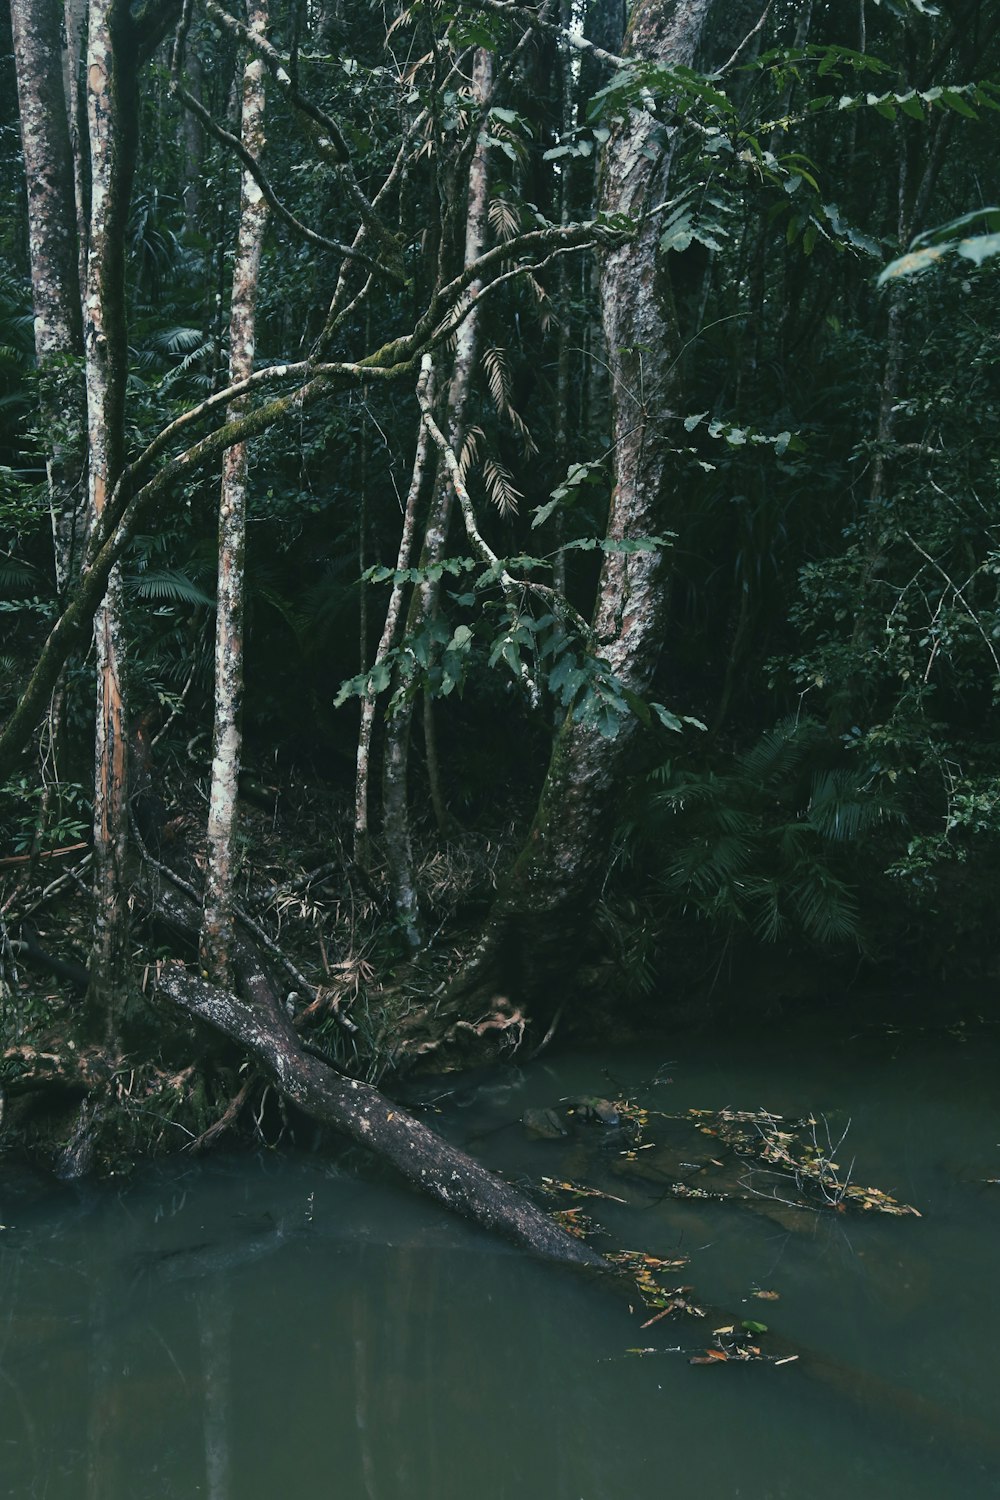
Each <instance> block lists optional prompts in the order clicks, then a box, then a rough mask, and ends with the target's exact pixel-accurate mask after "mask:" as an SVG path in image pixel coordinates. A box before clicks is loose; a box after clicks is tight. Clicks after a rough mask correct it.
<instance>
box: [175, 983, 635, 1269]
mask: <svg viewBox="0 0 1000 1500" xmlns="http://www.w3.org/2000/svg"><path fill="white" fill-rule="evenodd" d="M156 987H157V993H158V994H160V995H162V996H163V997H164V998H165V999H167V1000H169V1001H170V1002H171V1003H172V1004H174V1005H177V1006H179V1007H180V1008H181V1009H182V1010H185V1011H187V1012H188V1014H189V1015H192V1016H195V1017H197V1018H198V1019H199V1020H202V1021H207V1022H208V1023H209V1025H211V1026H214V1027H215V1028H216V1030H218V1031H221V1032H223V1033H224V1034H225V1035H226V1036H228V1037H229V1038H231V1040H233V1041H235V1042H237V1043H238V1044H239V1045H240V1046H241V1047H243V1048H244V1049H245V1050H246V1051H247V1052H248V1053H249V1054H250V1055H251V1056H252V1057H253V1058H254V1060H255V1061H256V1062H258V1063H259V1064H260V1065H261V1066H262V1068H263V1069H264V1071H265V1073H266V1074H267V1075H268V1076H269V1077H270V1078H272V1079H273V1081H274V1083H275V1085H276V1086H277V1088H278V1089H279V1091H280V1092H281V1093H282V1094H283V1095H284V1097H285V1098H286V1099H287V1100H289V1102H290V1103H292V1104H294V1105H296V1106H297V1107H298V1108H299V1109H301V1110H303V1111H304V1112H305V1113H306V1114H308V1115H311V1116H312V1118H313V1119H316V1120H320V1121H322V1122H324V1123H326V1124H330V1125H334V1126H336V1127H337V1128H338V1129H340V1130H343V1131H344V1132H345V1134H347V1135H349V1136H350V1137H351V1139H352V1140H354V1141H357V1142H358V1143H359V1144H360V1145H362V1146H365V1147H367V1148H368V1149H369V1150H371V1151H373V1152H375V1154H376V1155H378V1156H380V1157H382V1158H383V1159H384V1160H386V1161H388V1162H390V1163H391V1164H392V1165H393V1166H394V1167H395V1168H396V1170H397V1171H398V1172H400V1173H401V1174H402V1176H403V1177H405V1178H406V1180H407V1181H408V1182H410V1183H412V1184H413V1186H414V1187H417V1188H419V1189H420V1191H421V1192H424V1193H428V1194H430V1196H431V1197H432V1198H436V1199H437V1200H438V1202H439V1203H442V1204H444V1206H445V1207H446V1208H449V1209H451V1210H452V1211H453V1212H454V1213H458V1214H462V1215H464V1216H465V1217H466V1218H469V1219H473V1220H474V1221H475V1222H476V1223H477V1224H480V1225H482V1227H483V1228H484V1229H489V1230H492V1231H494V1232H496V1233H499V1234H502V1235H504V1236H506V1237H507V1238H508V1239H511V1240H514V1241H515V1242H516V1243H517V1244H519V1245H522V1246H524V1247H525V1248H526V1249H528V1250H531V1251H533V1252H534V1253H535V1254H536V1255H539V1256H542V1257H543V1258H544V1259H546V1260H551V1261H557V1262H561V1263H563V1264H571V1265H577V1266H585V1267H590V1268H592V1269H594V1270H601V1271H604V1272H607V1271H608V1269H609V1268H608V1265H607V1262H606V1261H605V1260H604V1257H603V1256H601V1255H599V1254H598V1253H597V1251H596V1250H592V1249H591V1248H590V1246H589V1245H586V1244H583V1243H582V1242H581V1241H580V1240H577V1239H574V1238H573V1236H572V1235H569V1234H566V1233H565V1232H564V1231H563V1230H562V1229H560V1228H559V1227H558V1226H557V1225H556V1224H554V1223H553V1221H552V1219H550V1218H549V1216H548V1214H546V1213H544V1212H543V1211H542V1210H541V1209H540V1208H538V1207H537V1205H536V1204H534V1203H532V1201H531V1199H530V1198H527V1197H526V1196H525V1195H524V1194H523V1193H522V1192H520V1190H519V1189H517V1188H515V1187H512V1186H511V1185H510V1183H507V1182H504V1181H502V1179H501V1178H499V1177H496V1176H494V1174H493V1173H492V1172H489V1171H487V1169H486V1168H485V1167H483V1166H481V1165H480V1163H479V1162H477V1161H476V1160H475V1159H474V1158H473V1157H471V1156H469V1155H468V1154H467V1153H466V1152H464V1151H461V1150H459V1148H458V1147H457V1146H453V1145H451V1144H450V1142H448V1141H446V1140H444V1139H443V1138H442V1137H441V1136H439V1135H435V1133H434V1131H432V1130H429V1129H428V1128H427V1126H426V1125H424V1124H423V1123H422V1122H421V1121H420V1120H417V1119H415V1118H414V1117H413V1116H412V1115H410V1114H408V1113H407V1112H406V1111H405V1110H403V1109H401V1108H400V1107H399V1106H398V1105H396V1104H393V1103H392V1101H391V1100H389V1099H387V1098H385V1096H384V1095H383V1094H381V1093H379V1091H378V1089H376V1088H373V1087H372V1085H371V1084H368V1083H363V1082H362V1081H361V1080H360V1079H356V1078H345V1077H343V1076H342V1075H341V1074H339V1073H336V1072H334V1070H333V1069H332V1068H331V1067H328V1066H327V1065H326V1064H325V1063H323V1062H321V1061H320V1060H319V1059H318V1058H316V1057H314V1056H312V1055H311V1054H308V1053H306V1052H304V1051H303V1049H302V1045H301V1043H300V1041H299V1038H298V1037H297V1036H296V1034H295V1032H294V1031H293V1029H292V1026H291V1024H290V1022H289V1021H288V1019H287V1017H286V1016H285V1015H284V1014H283V1012H282V1011H281V1010H280V1008H278V1007H270V1006H266V1007H265V1006H262V1005H259V1004H251V1003H248V1002H247V1001H245V1000H242V999H240V998H239V997H238V996H236V995H233V994H230V993H229V991H228V990H221V989H218V988H217V987H216V986H215V985H212V984H209V983H207V981H205V980H203V979H199V978H197V977H196V976H195V975H193V974H190V973H188V972H187V970H186V969H184V968H183V966H182V965H180V964H170V965H167V966H166V967H164V968H163V969H161V971H160V973H159V976H158V978H157V986H156Z"/></svg>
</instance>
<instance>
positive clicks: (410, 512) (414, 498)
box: [354, 376, 428, 867]
mask: <svg viewBox="0 0 1000 1500" xmlns="http://www.w3.org/2000/svg"><path fill="white" fill-rule="evenodd" d="M421 378H422V379H423V378H424V377H423V376H422V377H421ZM427 451H428V436H427V425H426V423H425V422H424V420H423V418H421V420H420V426H419V429H418V432H417V448H416V452H415V454H414V457H413V468H412V470H411V473H410V487H409V490H408V491H407V495H406V505H405V507H404V510H403V529H402V531H401V533H400V538H399V552H398V554H397V557H396V572H397V573H401V572H402V571H403V570H404V569H405V568H408V567H409V566H410V555H411V553H412V551H413V536H414V532H415V530H416V520H417V504H418V502H419V499H420V493H421V490H422V489H423V484H424V475H425V473H426V470H427ZM405 592H406V585H405V584H404V583H402V582H400V581H398V580H397V581H396V582H394V583H393V586H392V592H391V593H390V595H389V605H388V608H387V609H386V613H385V624H384V626H383V628H382V636H381V639H380V640H379V643H378V647H377V649H376V651H375V660H374V662H373V663H372V670H373V671H374V670H375V669H376V668H378V667H380V666H381V664H382V662H384V661H385V659H386V657H387V656H388V654H389V652H390V651H391V649H392V647H393V645H394V644H395V641H396V632H397V630H398V628H399V618H400V615H401V614H402V609H403V599H404V597H405ZM377 699H378V694H377V693H376V692H374V691H370V692H367V693H365V694H364V696H363V698H362V699H361V727H360V729H359V731H358V755H357V772H356V776H355V784H354V858H355V859H356V860H357V861H358V863H359V864H360V865H362V866H363V867H366V866H367V864H368V858H369V848H368V839H369V830H368V787H369V775H370V770H371V743H372V729H373V727H374V723H375V705H376V702H377Z"/></svg>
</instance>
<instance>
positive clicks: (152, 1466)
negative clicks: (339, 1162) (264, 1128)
mask: <svg viewBox="0 0 1000 1500" xmlns="http://www.w3.org/2000/svg"><path fill="white" fill-rule="evenodd" d="M998 1062H1000V1052H998V1048H997V1046H996V1043H995V1041H994V1040H993V1039H992V1038H988V1039H986V1040H984V1039H983V1038H982V1037H978V1038H974V1039H970V1040H968V1041H965V1042H962V1041H960V1040H958V1039H956V1038H953V1037H949V1036H940V1037H936V1038H928V1037H925V1038H923V1039H920V1038H913V1039H910V1040H905V1041H899V1040H896V1041H893V1042H891V1043H889V1042H884V1041H875V1042H871V1041H862V1040H859V1039H858V1038H857V1037H855V1038H854V1039H851V1038H848V1037H843V1038H839V1039H832V1038H831V1036H830V1034H829V1033H827V1034H826V1035H824V1036H823V1038H822V1040H821V1041H816V1040H815V1037H813V1038H812V1039H810V1038H808V1037H807V1036H805V1035H804V1034H803V1035H802V1037H801V1038H800V1039H799V1041H798V1042H795V1043H792V1042H789V1041H787V1039H785V1040H779V1039H778V1037H777V1036H775V1037H769V1036H768V1035H767V1034H760V1035H757V1036H756V1037H750V1038H737V1037H735V1036H734V1037H730V1038H729V1039H728V1040H727V1041H726V1043H725V1045H723V1044H722V1043H720V1042H718V1041H714V1042H712V1043H709V1042H708V1041H705V1040H695V1041H682V1042H679V1043H677V1044H675V1045H674V1046H673V1047H672V1048H658V1049H656V1050H655V1051H648V1052H646V1053H645V1054H643V1055H637V1054H635V1053H627V1054H622V1053H619V1054H615V1055H613V1056H604V1057H602V1058H600V1059H597V1058H594V1057H581V1056H574V1057H564V1058H557V1059H555V1060H553V1061H552V1062H551V1063H547V1062H546V1061H545V1060H544V1059H542V1060H540V1061H539V1062H538V1063H536V1064H534V1065H533V1066H532V1067H531V1068H529V1069H527V1070H525V1072H524V1073H522V1074H518V1075H514V1076H513V1077H512V1079H511V1083H512V1085H513V1087H512V1088H511V1089H509V1090H501V1091H500V1092H499V1093H490V1092H488V1091H486V1092H483V1093H481V1094H480V1095H479V1096H478V1097H476V1098H474V1099H473V1100H472V1101H471V1103H468V1104H466V1106H465V1107H460V1106H458V1105H455V1104H451V1105H446V1106H445V1107H444V1109H443V1112H442V1113H441V1114H439V1115H436V1116H435V1117H434V1119H435V1121H436V1123H437V1124H438V1125H439V1126H440V1127H441V1128H442V1129H444V1130H446V1131H447V1132H448V1133H449V1134H450V1135H451V1136H452V1137H453V1138H455V1139H457V1140H459V1141H466V1140H469V1139H470V1138H471V1144H472V1149H473V1150H474V1151H475V1152H476V1153H477V1154H479V1155H480V1156H481V1157H482V1158H483V1159H485V1160H487V1161H488V1162H489V1163H490V1164H491V1165H494V1166H498V1167H501V1168H502V1169H503V1170H505V1171H507V1172H509V1173H511V1174H513V1175H525V1176H538V1175H540V1174H543V1173H544V1174H549V1175H559V1174H561V1173H564V1172H566V1171H569V1170H570V1169H571V1167H573V1166H574V1165H579V1146H578V1145H577V1146H575V1147H574V1146H573V1145H572V1144H570V1145H569V1146H566V1145H564V1144H563V1143H559V1142H556V1143H548V1142H531V1141H528V1140H526V1139H525V1138H524V1136H523V1133H522V1132H521V1131H520V1129H519V1128H516V1127H508V1128H500V1127H504V1126H505V1125H507V1122H508V1121H510V1120H511V1119H516V1118H517V1117H518V1116H519V1115H520V1114H521V1112H522V1111H523V1110H524V1109H525V1108H526V1107H528V1106H531V1105H546V1104H550V1103H552V1102H553V1101H555V1100H558V1099H559V1098H560V1097H562V1096H565V1095H569V1094H573V1093H580V1092H585V1093H589V1094H594V1093H597V1094H605V1095H608V1094H619V1095H620V1094H622V1093H623V1092H624V1093H637V1092H642V1093H643V1094H644V1097H645V1098H646V1099H647V1101H648V1102H650V1103H656V1104H658V1105H659V1107H660V1108H663V1109H667V1110H680V1109H685V1108H687V1107H688V1106H692V1105H695V1106H700V1107H705V1108H720V1107H722V1106H726V1105H729V1106H732V1107H735V1108H747V1109H754V1108H760V1107H765V1108H767V1109H769V1110H772V1111H777V1112H780V1113H782V1114H786V1115H790V1116H791V1115H796V1114H803V1113H807V1112H809V1111H812V1112H813V1113H814V1114H819V1113H820V1112H825V1114H826V1115H827V1116H828V1117H829V1119H830V1122H831V1126H832V1127H833V1128H834V1129H835V1130H836V1131H837V1133H838V1134H839V1131H840V1130H841V1129H843V1127H844V1126H845V1125H846V1124H847V1123H848V1121H850V1131H849V1135H848V1138H847V1143H846V1144H845V1146H844V1148H843V1149H842V1151H841V1152H840V1153H839V1155H838V1160H841V1161H842V1162H843V1161H845V1159H846V1160H847V1161H849V1160H850V1158H851V1157H854V1158H855V1160H856V1166H855V1173H854V1175H855V1180H857V1181H861V1180H864V1181H865V1182H866V1183H872V1184H877V1185H878V1186H880V1187H882V1188H884V1189H886V1190H887V1191H889V1192H891V1193H893V1194H894V1195H896V1196H897V1197H898V1198H901V1199H903V1200H905V1201H908V1202H911V1203H913V1204H915V1205H916V1206H918V1207H919V1208H920V1209H921V1211H922V1214H923V1217H922V1218H920V1219H915V1218H906V1219H890V1218H883V1217H878V1216H871V1217H865V1218H863V1219H859V1218H848V1217H847V1216H845V1215H840V1214H829V1215H822V1216H821V1215H808V1216H805V1217H806V1218H807V1219H808V1223H807V1224H806V1225H805V1227H804V1228H799V1229H795V1230H789V1229H787V1228H785V1227H783V1226H781V1225H779V1224H776V1223H774V1222H773V1221H771V1220H770V1219H768V1218H767V1217H766V1216H763V1215H761V1214H758V1213H754V1212H751V1211H748V1210H747V1209H745V1208H741V1207H738V1206H735V1205H727V1204H713V1203H708V1204H706V1203H697V1202H696V1203H679V1202H675V1201H673V1200H668V1201H666V1202H660V1201H658V1200H657V1195H656V1192H655V1190H652V1189H651V1190H650V1191H649V1192H648V1193H647V1192H646V1191H645V1190H639V1191H637V1192H635V1193H634V1194H633V1196H634V1198H635V1203H634V1205H633V1206H631V1207H629V1208H628V1209H626V1208H614V1207H612V1208H611V1209H610V1210H609V1212H608V1213H607V1215H606V1219H607V1222H608V1224H609V1225H611V1227H612V1228H613V1230H614V1231H615V1233H616V1235H617V1236H618V1238H619V1240H620V1241H621V1242H624V1243H628V1244H630V1245H632V1246H635V1247H637V1248H638V1247H641V1248H643V1249H645V1250H648V1251H650V1252H652V1253H658V1254H660V1255H673V1254H678V1253H687V1254H689V1255H690V1257H691V1264H690V1266H689V1267H688V1268H687V1269H686V1270H685V1271H684V1272H683V1273H679V1276H678V1279H679V1280H680V1279H683V1280H685V1281H688V1282H690V1283H692V1284H693V1285H694V1286H695V1288H696V1291H697V1294H698V1296H699V1297H700V1298H701V1299H702V1300H704V1301H706V1302H710V1303H712V1304H713V1305H715V1306H717V1307H720V1308H724V1309H726V1310H727V1311H728V1312H730V1313H731V1314H732V1315H733V1316H735V1317H737V1318H744V1317H751V1318H758V1319H761V1320H762V1321H766V1322H768V1323H769V1324H770V1325H771V1327H772V1328H773V1329H774V1330H775V1331H780V1333H781V1334H783V1335H785V1336H787V1337H788V1338H790V1339H793V1340H795V1341H796V1342H797V1343H799V1344H801V1345H803V1346H806V1347H807V1348H808V1349H811V1350H813V1351H816V1358H815V1359H814V1360H813V1361H812V1362H811V1361H810V1360H809V1359H808V1358H803V1360H801V1361H800V1362H799V1363H798V1364H790V1365H786V1366H783V1367H781V1368H772V1367H764V1366H759V1365H748V1366H742V1367H738V1366H733V1365H729V1366H724V1367H718V1368H716V1367H712V1368H696V1367H692V1366H690V1365H688V1363H687V1359H686V1357H685V1356H684V1355H678V1354H674V1353H670V1352H667V1351H668V1349H669V1347H670V1346H672V1345H675V1344H678V1343H681V1344H683V1345H684V1346H685V1348H686V1349H688V1350H689V1351H692V1352H694V1351H696V1350H697V1349H698V1347H699V1346H703V1345H704V1343H705V1342H706V1339H705V1335H704V1330H703V1329H702V1328H701V1327H695V1326H693V1325H692V1324H691V1323H690V1322H686V1323H683V1324H680V1325H678V1324H676V1323H675V1322H673V1321H672V1320H671V1321H664V1322H661V1323H660V1324H658V1325H657V1326H656V1327H655V1328H654V1329H650V1330H647V1331H646V1332H640V1330H639V1324H640V1322H641V1321H642V1315H641V1314H640V1313H639V1312H638V1311H636V1313H634V1314H630V1312H629V1309H628V1307H627V1305H626V1303H625V1301H624V1300H622V1299H620V1298H618V1297H617V1296H615V1295H612V1294H608V1293H605V1292H603V1291H602V1290H600V1289H598V1288H594V1287H593V1286H591V1285H589V1284H587V1283H586V1282H581V1281H579V1280H577V1279H576V1277H575V1276H573V1275H572V1274H570V1273H566V1272H561V1271H558V1270H553V1269H550V1268H547V1267H542V1266H538V1265H535V1264H533V1263H531V1262H530V1261H529V1260H528V1259H527V1258H526V1257H525V1256H523V1255H522V1254H520V1253H518V1252H516V1251H514V1250H510V1249H508V1248H507V1247H505V1246H504V1245H502V1244H497V1243H495V1242H494V1241H492V1240H490V1239H489V1238H488V1237H486V1236H485V1235H483V1234H481V1233H479V1232H478V1231H476V1230H473V1229H470V1228H467V1227H466V1226H464V1225H463V1224H461V1223H459V1222H457V1221H455V1220H452V1219H451V1218H449V1217H447V1216H446V1215H444V1214H443V1213H441V1212H439V1211H438V1210H437V1209H436V1208H435V1207H434V1206H433V1205H430V1204H424V1203H422V1202H420V1201H417V1200H416V1199H415V1198H414V1197H413V1196H411V1195H410V1194H409V1193H407V1192H406V1191H405V1190H402V1189H400V1188H398V1187H396V1186H395V1185H394V1184H392V1183H390V1182H388V1181H387V1180H386V1179H385V1178H384V1177H381V1176H378V1175H376V1176H375V1177H374V1178H372V1179H371V1180H362V1179H360V1178H357V1177H354V1176H351V1175H349V1174H348V1173H346V1172H345V1171H344V1170H343V1169H342V1168H337V1167H334V1166H331V1165H330V1164H329V1163H328V1162H324V1161H323V1160H322V1159H320V1158H318V1157H316V1156H310V1155H306V1154H294V1153H292V1154H286V1153H277V1152H272V1153H266V1154H263V1155H260V1156H257V1157H253V1158H245V1157H244V1158H237V1157H226V1158H216V1159H214V1160H211V1161H209V1162H205V1163H194V1164H192V1163H187V1162H184V1161H178V1162H177V1163H175V1164H173V1165H171V1166H168V1167H167V1168H159V1169H156V1170H147V1171H144V1172H141V1173H140V1174H139V1175H138V1176H136V1177H135V1178H134V1179H133V1180H131V1181H129V1182H128V1183H127V1184H124V1185H121V1186H117V1185H115V1184H114V1183H112V1184H107V1185H104V1186H101V1187H98V1188H79V1189H67V1188H60V1189H58V1190H54V1189H48V1188H44V1189H43V1188H41V1187H40V1186H39V1185H38V1184H37V1183H29V1182H27V1181H26V1180H24V1179H18V1178H11V1179H9V1180H8V1181H7V1182H6V1183H5V1184H0V1186H2V1187H3V1196H2V1200H0V1221H2V1222H3V1224H4V1226H5V1227H4V1228H3V1229H2V1230H0V1296H2V1301H0V1497H16V1500H27V1497H29V1496H31V1497H46V1500H70V1497H74V1500H75V1497H88V1500H145V1497H149V1500H168V1497H179V1500H180V1497H183V1500H191V1497H194V1496H202V1495H203V1496H208V1497H211V1500H263V1497H267V1500H285V1497H289V1500H312V1497H326V1496H329V1497H331V1500H332V1497H337V1500H355V1497H357V1500H376V1497H377V1500H472V1497H475V1500H654V1497H655V1500H661V1497H662V1500H666V1497H671V1500H688V1497H690V1500H694V1497H698V1500H703V1497H734V1500H735V1497H746V1500H770V1497H795V1500H827V1497H831V1500H832V1497H837V1500H843V1497H845V1496H846V1497H850V1500H895V1497H900V1500H902V1497H907V1500H941V1497H945V1496H951V1495H957V1496H962V1497H967V1500H977V1497H980V1496H983V1497H986V1496H994V1495H998V1496H1000V1460H998V1454H1000V1409H998V1402H1000V1375H998V1364H1000V1296H998V1293H997V1278H998V1272H1000V1254H998V1247H1000V1235H998V1230H1000V1185H997V1184H993V1183H989V1182H988V1181H986V1179H989V1178H994V1177H1000V1144H998V1143H1000V1118H998V1097H1000V1096H998V1090H997V1077H998ZM604 1069H608V1070H609V1071H610V1073H611V1074H612V1075H613V1081H612V1080H609V1078H608V1077H606V1076H605V1075H604V1071H603V1070H604ZM657 1069H662V1071H663V1075H664V1076H666V1077H669V1078H670V1079H671V1080H672V1081H671V1082H669V1083H667V1082H663V1083H660V1084H658V1085H655V1086H651V1085H650V1080H651V1079H652V1077H653V1075H654V1074H655V1073H656V1071H657ZM650 1134H651V1136H653V1137H655V1129H654V1130H651V1132H650ZM574 1150H575V1151H576V1152H577V1155H576V1157H570V1158H567V1156H566V1153H567V1151H569V1152H573V1151H574ZM754 1287H762V1288H767V1289H774V1290H776V1291H778V1292H779V1293H780V1300H779V1301H776V1302H770V1303H763V1302H761V1301H758V1300H755V1299H753V1298H752V1296H751V1293H752V1290H753V1288H754ZM636 1345H642V1346H646V1345H655V1346H656V1348H657V1350H658V1352H657V1353H655V1354H651V1355H647V1356H645V1357H642V1358H639V1357H636V1356H635V1355H630V1354H628V1353H627V1352H626V1351H627V1350H628V1349H629V1348H631V1347H633V1346H636ZM911 1398H923V1400H924V1401H925V1403H926V1404H925V1405H923V1406H920V1405H915V1404H914V1401H913V1400H912V1399H911Z"/></svg>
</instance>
